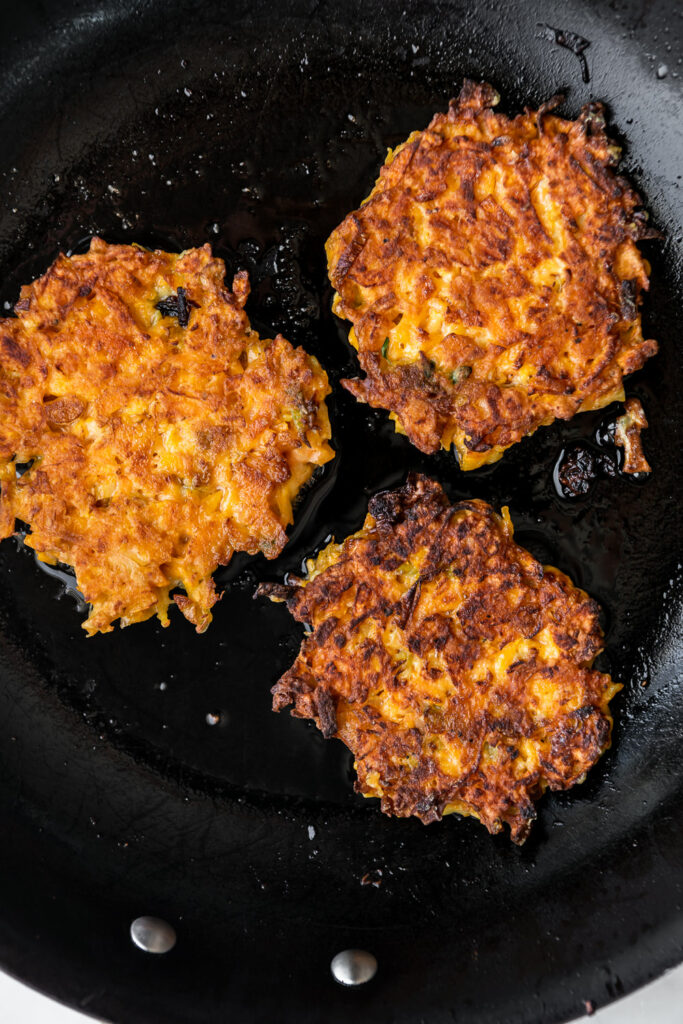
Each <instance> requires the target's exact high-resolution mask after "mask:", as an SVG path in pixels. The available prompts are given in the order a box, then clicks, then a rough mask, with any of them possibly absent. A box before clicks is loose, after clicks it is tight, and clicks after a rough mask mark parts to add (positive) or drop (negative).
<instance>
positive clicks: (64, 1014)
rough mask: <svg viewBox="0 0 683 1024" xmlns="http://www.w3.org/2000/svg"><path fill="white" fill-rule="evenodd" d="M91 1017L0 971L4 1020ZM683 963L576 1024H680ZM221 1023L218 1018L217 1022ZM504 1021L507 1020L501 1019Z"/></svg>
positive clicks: (79, 1023)
mask: <svg viewBox="0 0 683 1024" xmlns="http://www.w3.org/2000/svg"><path fill="white" fill-rule="evenodd" d="M89 1020H91V1018H89V1017H84V1016H83V1015H82V1014H80V1013H76V1012H75V1011H74V1010H67V1009H66V1007H64V1006H60V1005H59V1004H58V1003H53V1002H52V1000H50V999H46V998H45V996H41V995H39V994H38V993H37V992H34V991H33V990H32V989H29V988H26V987H25V986H24V985H21V984H20V983H19V982H18V981H15V980H14V979H13V978H10V977H8V976H7V975H6V974H3V973H2V972H1V971H0V1021H2V1024H87V1022H88V1021H89ZM681 1022H683V965H681V966H680V967H677V968H676V969H675V970H673V971H669V973H668V974H665V975H664V977H663V978H660V979H659V980H658V981H654V982H652V984H651V985H648V986H647V987H646V988H642V989H640V991H639V992H635V993H634V994H633V995H630V996H627V997H626V999H622V1000H620V1001H619V1002H617V1003H613V1004H612V1005H611V1006H607V1007H605V1009H603V1010H600V1009H598V1011H597V1012H596V1013H595V1014H593V1016H591V1017H582V1018H580V1021H577V1024H681ZM217 1024H219V1022H217ZM501 1024H505V1022H504V1021H501Z"/></svg>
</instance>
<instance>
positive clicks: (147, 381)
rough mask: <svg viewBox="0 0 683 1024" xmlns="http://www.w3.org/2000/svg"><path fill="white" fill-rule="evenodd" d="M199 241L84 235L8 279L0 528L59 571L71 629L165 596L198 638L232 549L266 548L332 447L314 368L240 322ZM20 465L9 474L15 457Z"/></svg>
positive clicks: (93, 628) (320, 379)
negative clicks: (72, 600)
mask: <svg viewBox="0 0 683 1024" xmlns="http://www.w3.org/2000/svg"><path fill="white" fill-rule="evenodd" d="M224 273H225V267H224V265H223V262H222V261H221V260H218V259H214V257H213V256H212V254H211V250H210V248H209V246H208V245H207V246H204V247H203V248H202V249H190V250H188V251H187V252H184V253H181V254H180V255H178V254H173V253H163V252H150V251H148V250H145V249H142V248H141V247H139V246H123V245H106V244H105V243H104V242H102V241H101V240H100V239H94V240H93V242H92V245H91V247H90V251H89V252H88V253H86V254H84V255H81V256H74V257H71V258H67V257H65V256H60V257H59V258H58V259H57V260H56V262H55V263H54V264H53V265H52V267H50V269H49V270H48V272H47V273H46V274H45V276H44V277H42V278H40V279H39V280H37V281H34V282H33V284H32V285H28V286H26V287H25V288H23V289H22V295H21V299H20V301H19V302H18V303H17V305H16V307H15V311H16V313H17V317H16V318H15V319H5V320H3V321H2V323H0V414H1V415H0V538H2V537H7V536H9V535H10V534H11V533H12V532H13V530H14V525H15V519H21V520H22V521H23V522H25V523H27V524H29V526H30V528H31V533H30V535H29V536H28V538H27V543H28V544H29V545H30V546H31V547H33V548H34V549H35V550H36V552H37V554H38V557H39V558H41V559H42V560H43V561H45V562H48V563H55V562H61V563H65V564H67V565H71V566H73V567H74V569H75V572H76V579H77V582H78V587H79V589H80V591H81V592H82V593H83V595H84V596H85V598H86V600H87V601H88V602H89V603H90V605H91V611H90V615H89V616H88V619H87V620H86V622H85V629H86V630H87V631H88V633H95V632H97V631H102V632H107V631H108V630H110V629H111V628H112V623H113V622H114V620H116V619H120V620H121V624H122V625H127V624H129V623H132V622H138V621H141V620H142V619H146V618H149V617H150V616H152V615H155V614H156V615H158V616H159V618H160V619H161V621H162V622H163V623H164V624H167V622H168V612H167V609H168V606H169V603H170V600H171V591H172V590H173V589H174V588H176V587H182V588H183V589H184V591H185V593H184V594H176V595H175V596H174V597H173V600H174V601H175V603H176V604H177V606H178V607H179V608H180V610H181V611H182V613H183V615H184V616H185V617H186V618H187V619H188V620H189V621H190V622H192V623H193V624H194V625H195V626H196V628H197V630H198V631H200V632H201V631H202V630H204V629H206V627H207V626H208V624H209V622H210V621H211V611H210V609H211V607H212V606H213V605H214V604H215V602H216V600H217V594H216V590H215V587H214V583H213V580H212V578H211V576H212V573H213V571H214V570H215V569H216V567H217V566H218V565H221V564H226V563H227V562H228V561H229V560H230V558H231V557H232V554H233V552H235V551H247V552H249V553H252V554H255V553H256V552H258V551H263V552H264V553H265V554H266V556H267V557H268V558H273V557H275V556H276V555H277V554H279V552H280V551H281V550H282V547H283V545H284V544H285V542H286V539H287V537H286V533H285V527H286V526H287V525H288V524H289V523H290V522H291V518H292V502H293V500H294V499H295V497H296V494H297V492H298V490H299V489H300V487H301V486H302V485H303V484H304V483H305V482H306V481H307V480H308V479H309V477H310V475H311V473H312V472H313V469H314V467H315V466H316V465H320V464H322V463H324V462H326V461H327V460H328V459H330V458H331V457H332V452H331V450H330V448H329V446H328V444H327V440H328V439H329V436H330V428H329V421H328V418H327V410H326V408H325V401H324V399H325V396H326V395H327V393H328V392H329V387H328V384H327V377H326V375H325V373H324V372H323V371H322V370H321V368H320V366H319V365H318V363H317V361H316V360H315V359H313V358H312V357H310V356H308V355H306V353H305V352H303V350H302V349H294V348H292V346H291V345H290V344H289V342H287V341H285V339H284V338H283V337H281V336H280V335H278V336H277V337H276V338H275V339H274V340H273V341H268V340H265V339H264V340H262V339H260V338H259V336H258V334H256V332H255V331H252V329H251V327H250V326H249V321H248V319H247V316H246V314H245V312H244V309H243V307H244V304H245V301H246V298H247V295H248V293H249V282H248V279H247V275H246V274H245V273H241V274H238V275H237V276H236V277H235V279H234V281H233V286H232V291H230V290H229V289H227V288H226V286H225V283H224ZM27 463H29V464H30V465H29V468H28V469H26V471H24V472H22V471H21V469H22V466H24V465H25V464H27Z"/></svg>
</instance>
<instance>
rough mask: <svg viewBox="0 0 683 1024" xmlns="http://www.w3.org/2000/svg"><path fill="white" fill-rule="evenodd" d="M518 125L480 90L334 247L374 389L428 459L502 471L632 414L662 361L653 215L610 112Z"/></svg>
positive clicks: (385, 171) (399, 165)
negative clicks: (592, 422)
mask: <svg viewBox="0 0 683 1024" xmlns="http://www.w3.org/2000/svg"><path fill="white" fill-rule="evenodd" d="M559 100H560V97H556V98H555V99H553V100H551V101H550V102H548V103H545V104H544V105H543V106H541V107H540V109H539V110H535V111H531V110H527V111H526V112H525V113H524V114H520V115H519V116H518V117H515V118H513V119H510V118H508V117H506V116H505V115H504V114H497V113H494V111H493V110H492V109H491V108H492V107H493V106H494V105H495V104H496V103H497V102H498V95H497V94H496V92H495V91H494V90H493V88H492V87H491V86H490V85H486V84H480V85H477V84H475V83H473V82H469V81H466V82H465V84H464V86H463V89H462V92H461V93H460V96H459V98H458V99H457V100H452V101H451V104H450V107H449V110H448V113H447V114H436V116H435V117H434V118H433V120H432V122H431V124H430V125H429V127H428V128H427V129H426V131H422V132H413V134H412V135H411V136H410V137H409V138H408V140H407V141H406V142H405V143H403V144H402V145H400V146H398V147H397V149H395V150H393V151H391V150H390V151H389V154H388V156H387V160H386V163H385V165H384V167H383V168H382V170H381V172H380V176H379V178H378V180H377V183H376V185H375V187H374V189H373V191H372V192H371V194H370V196H369V197H368V198H367V199H366V200H365V202H364V203H363V204H362V206H361V207H360V209H358V210H355V211H354V212H353V213H351V214H349V216H348V217H346V219H345V220H344V221H343V222H342V224H341V225H340V226H339V227H338V228H337V229H336V230H335V231H333V233H332V235H331V236H330V238H329V240H328V242H327V256H328V264H329V273H330V279H331V281H332V284H333V286H334V288H335V289H336V294H335V298H334V303H333V309H334V311H335V313H336V314H337V315H338V316H340V317H344V318H346V319H347V320H350V321H351V324H352V328H351V331H350V334H349V340H350V342H351V343H352V344H353V345H354V347H355V348H356V349H357V350H358V361H359V363H360V366H361V368H362V369H363V370H364V371H365V374H366V376H365V378H364V379H354V380H346V381H342V383H343V385H344V386H345V387H346V388H347V389H348V390H349V391H350V392H351V393H352V394H353V395H355V397H356V398H357V399H358V400H359V401H361V402H367V403H369V404H370V405H372V406H376V407H378V408H383V409H388V410H390V412H391V417H392V419H394V421H395V422H396V429H397V430H399V431H400V432H402V433H405V434H407V435H408V437H409V439H410V440H411V441H412V443H413V444H414V445H416V446H417V447H418V448H419V449H420V450H421V451H423V452H427V453H429V452H435V451H438V449H439V447H440V446H443V447H444V448H449V447H450V446H451V444H453V445H454V447H455V450H456V452H457V455H458V458H459V461H460V465H461V467H462V469H475V468H476V467H477V466H481V465H482V464H483V463H487V462H495V461H496V460H497V459H499V458H500V457H501V455H502V454H503V452H504V451H505V449H506V448H509V447H510V445H512V444H514V443H515V442H517V441H519V440H521V438H523V437H524V436H525V435H527V434H531V433H533V432H534V431H535V430H536V428H537V427H540V426H544V425H547V424H549V423H552V421H553V420H554V419H570V418H571V417H572V416H573V415H574V414H575V413H577V412H583V411H585V410H589V409H599V408H602V407H603V406H605V405H607V404H609V403H610V402H612V401H614V400H623V398H624V392H623V384H622V381H623V377H624V376H625V375H626V374H629V373H632V372H633V371H634V370H637V369H639V368H640V367H641V366H642V365H643V363H644V362H645V360H646V359H647V358H648V357H649V356H651V355H653V354H654V353H655V352H656V351H657V343H656V342H655V341H651V340H650V341H646V340H644V338H643V334H642V329H641V323H640V314H639V312H638V307H639V304H640V301H641V293H642V291H643V290H644V289H646V288H647V287H648V273H649V266H648V264H647V263H646V261H645V260H644V259H643V258H642V256H641V255H640V252H639V251H638V248H637V246H636V242H637V241H638V240H639V239H641V238H644V237H647V236H653V235H655V234H657V233H656V232H652V231H648V229H647V227H646V214H645V213H644V212H642V211H640V210H639V209H638V207H639V206H640V203H641V200H640V198H639V197H638V196H637V195H636V193H635V192H634V191H633V190H632V189H631V188H630V187H629V185H628V183H627V182H626V181H624V179H623V178H620V177H617V176H616V175H615V173H614V172H613V170H612V168H613V166H614V165H615V164H616V162H617V160H618V155H619V151H618V149H617V148H616V147H615V146H614V145H612V144H611V143H610V140H609V139H608V137H607V135H606V134H605V120H604V116H603V108H602V106H601V105H600V104H599V103H591V104H590V105H589V106H587V107H584V109H583V111H582V113H581V115H580V117H579V118H578V119H577V120H576V121H568V120H564V119H563V118H560V117H557V116H555V115H553V114H551V113H550V111H551V110H552V109H553V108H554V106H556V105H557V103H558V102H559Z"/></svg>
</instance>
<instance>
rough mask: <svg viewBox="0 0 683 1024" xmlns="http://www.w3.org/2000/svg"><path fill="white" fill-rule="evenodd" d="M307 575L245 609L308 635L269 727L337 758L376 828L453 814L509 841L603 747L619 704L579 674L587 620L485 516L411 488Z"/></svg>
mask: <svg viewBox="0 0 683 1024" xmlns="http://www.w3.org/2000/svg"><path fill="white" fill-rule="evenodd" d="M331 550H332V549H331ZM321 560H322V561H321ZM411 560H412V561H411ZM318 562H319V563H320V564H321V565H325V566H327V567H325V568H323V569H322V571H321V572H319V574H318V575H315V571H316V570H315V568H314V574H313V576H312V578H311V579H310V580H308V581H307V580H302V581H294V582H293V583H292V584H291V585H289V586H282V587H277V588H273V587H272V586H264V587H262V588H261V591H260V592H261V594H265V595H268V596H271V597H275V598H276V599H278V600H282V599H285V600H286V601H287V607H288V608H289V610H290V612H291V613H292V615H293V616H294V618H295V619H297V620H298V621H299V622H306V623H308V624H310V627H311V629H312V633H311V634H310V635H309V636H307V637H306V638H305V640H304V642H303V644H302V647H301V651H300V653H299V656H298V657H297V659H296V662H295V663H294V665H293V666H292V668H291V669H290V670H289V671H288V672H286V673H285V674H284V676H282V678H281V679H280V681H279V682H278V683H277V685H276V686H275V687H274V688H273V708H274V710H276V711H279V710H282V709H283V708H286V707H290V706H291V707H292V714H293V715H296V716H298V717H303V718H311V719H313V720H314V721H315V722H316V723H317V724H318V726H319V728H321V730H322V731H323V733H324V735H326V736H332V735H335V736H337V737H338V738H339V739H341V740H343V741H344V743H346V744H347V746H348V747H350V749H351V750H352V751H353V753H354V755H355V758H356V768H357V771H358V782H357V784H356V788H357V789H358V790H359V791H360V792H362V793H364V794H365V795H368V796H376V795H380V796H381V800H382V804H381V805H382V810H383V811H384V812H385V813H387V814H394V815H398V816H399V817H404V816H407V815H416V816H417V817H419V818H420V819H421V820H422V821H423V822H430V821H435V820H437V819H439V818H440V817H441V816H442V815H443V813H444V811H446V810H447V809H448V808H449V805H453V804H455V805H456V806H455V808H453V807H451V809H457V810H460V811H462V812H463V813H473V814H476V815H477V816H478V817H479V818H480V819H481V821H482V822H483V823H484V825H486V827H487V828H488V829H489V831H491V832H497V831H500V829H501V828H502V825H503V823H504V822H507V823H508V825H509V826H510V829H511V835H512V838H513V839H514V840H515V841H516V842H521V841H523V840H524V838H525V837H526V836H527V834H528V832H529V828H530V826H531V823H532V821H533V819H534V817H535V810H534V801H535V800H536V799H537V798H538V797H539V796H540V794H541V793H542V791H543V789H544V788H545V786H546V785H547V786H549V787H550V788H551V789H567V788H569V787H570V786H572V785H574V784H575V783H576V782H578V781H580V780H581V779H582V777H583V775H584V774H585V772H586V771H587V770H588V769H589V768H590V767H591V766H592V765H593V764H594V763H595V761H596V760H597V759H598V758H599V757H600V755H601V753H602V752H603V751H604V749H605V747H606V746H607V745H608V744H609V738H610V730H611V722H612V720H611V716H610V713H609V707H608V702H609V699H610V697H611V696H612V694H613V692H614V691H615V690H616V689H618V687H616V686H615V685H614V684H613V683H612V681H611V680H610V678H609V676H606V675H603V674H601V673H599V672H594V671H592V670H591V667H590V666H591V665H592V663H593V660H594V658H595V657H596V655H597V654H598V652H599V651H600V649H601V646H602V633H601V630H600V626H599V624H598V607H597V605H596V604H595V602H594V601H592V600H591V599H590V598H589V597H588V596H587V595H586V594H585V593H583V591H581V590H578V589H577V588H576V587H574V586H573V585H572V583H571V581H570V580H569V579H568V578H567V577H566V576H564V575H563V574H562V573H560V572H558V571H557V570H554V569H551V568H549V567H546V568H545V569H544V568H543V567H542V566H541V565H540V564H539V563H538V562H537V561H536V560H535V559H534V558H533V557H532V556H531V555H530V554H529V553H528V552H527V551H525V550H524V549H523V548H520V547H519V546H518V545H517V544H515V543H514V541H513V540H512V531H511V528H510V527H509V525H507V524H506V522H505V521H503V520H502V519H500V517H498V516H497V515H496V514H495V513H494V511H493V509H492V508H491V507H490V506H488V505H486V504H485V503H484V502H482V501H475V500H473V501H463V502H459V503H458V504H456V505H450V504H449V502H448V500H447V498H446V495H445V494H444V492H443V490H442V489H441V488H440V487H439V485H438V484H436V483H434V482H433V481H431V480H429V479H427V478H425V477H419V476H417V477H416V476H412V477H410V478H409V479H408V482H407V483H406V485H405V486H404V487H402V488H399V489H398V490H396V491H388V492H383V493H382V494H378V495H377V496H376V497H375V498H373V499H372V501H371V502H370V506H369V512H368V519H367V521H366V525H365V527H364V529H363V531H361V532H360V533H359V534H357V535H354V536H352V537H349V538H347V540H346V541H345V542H344V543H343V545H342V546H341V548H340V549H336V548H335V549H334V552H333V555H332V557H330V556H328V554H327V553H326V552H322V554H321V555H320V556H319V558H318ZM418 562H419V571H418V570H417V569H415V572H413V573H412V575H411V576H410V577H409V578H408V577H405V584H404V585H401V584H400V582H399V581H400V580H401V579H403V578H404V576H403V575H402V574H404V573H405V571H406V566H407V565H409V566H412V565H415V564H416V563H418ZM314 567H315V563H314ZM411 572H412V570H411ZM392 645H393V646H392ZM508 645H510V646H508ZM548 645H550V646H548ZM397 651H400V652H402V653H400V654H398V655H397V653H396V652H397ZM549 651H550V652H551V653H548V652H549ZM500 657H502V658H503V659H504V660H503V662H500V664H501V665H502V666H503V667H502V668H499V669H496V668H495V665H496V664H497V662H496V659H497V658H500ZM505 659H507V661H509V662H510V663H509V664H507V661H506V660H505ZM505 665H507V668H505ZM406 666H409V667H408V668H406ZM385 701H389V704H386V703H384V702H385ZM387 708H391V709H393V710H392V711H391V714H389V713H388V711H387ZM444 757H445V758H446V759H445V760H444ZM449 757H453V758H454V759H455V762H453V763H456V762H457V765H458V767H457V768H454V769H453V770H449V764H451V762H450V761H449V760H448V758H449Z"/></svg>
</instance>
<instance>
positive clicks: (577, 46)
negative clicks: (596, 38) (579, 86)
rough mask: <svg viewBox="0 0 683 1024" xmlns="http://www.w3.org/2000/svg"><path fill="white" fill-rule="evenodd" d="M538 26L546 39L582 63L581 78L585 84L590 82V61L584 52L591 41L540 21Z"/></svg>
mask: <svg viewBox="0 0 683 1024" xmlns="http://www.w3.org/2000/svg"><path fill="white" fill-rule="evenodd" d="M537 24H538V27H539V28H542V29H543V34H544V35H545V36H546V38H548V39H551V40H552V41H553V42H554V43H557V45H558V46H562V47H564V49H565V50H570V51H571V52H572V53H573V54H575V55H576V56H577V57H578V58H579V61H580V62H581V77H582V79H583V80H584V82H590V73H589V71H588V61H587V60H586V56H585V54H584V50H586V49H587V48H588V47H589V46H590V41H589V40H588V39H584V37H583V36H580V35H578V34H577V33H576V32H567V31H566V29H563V28H553V26H552V25H546V24H545V23H544V22H542V21H539V22H538V23H537Z"/></svg>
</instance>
